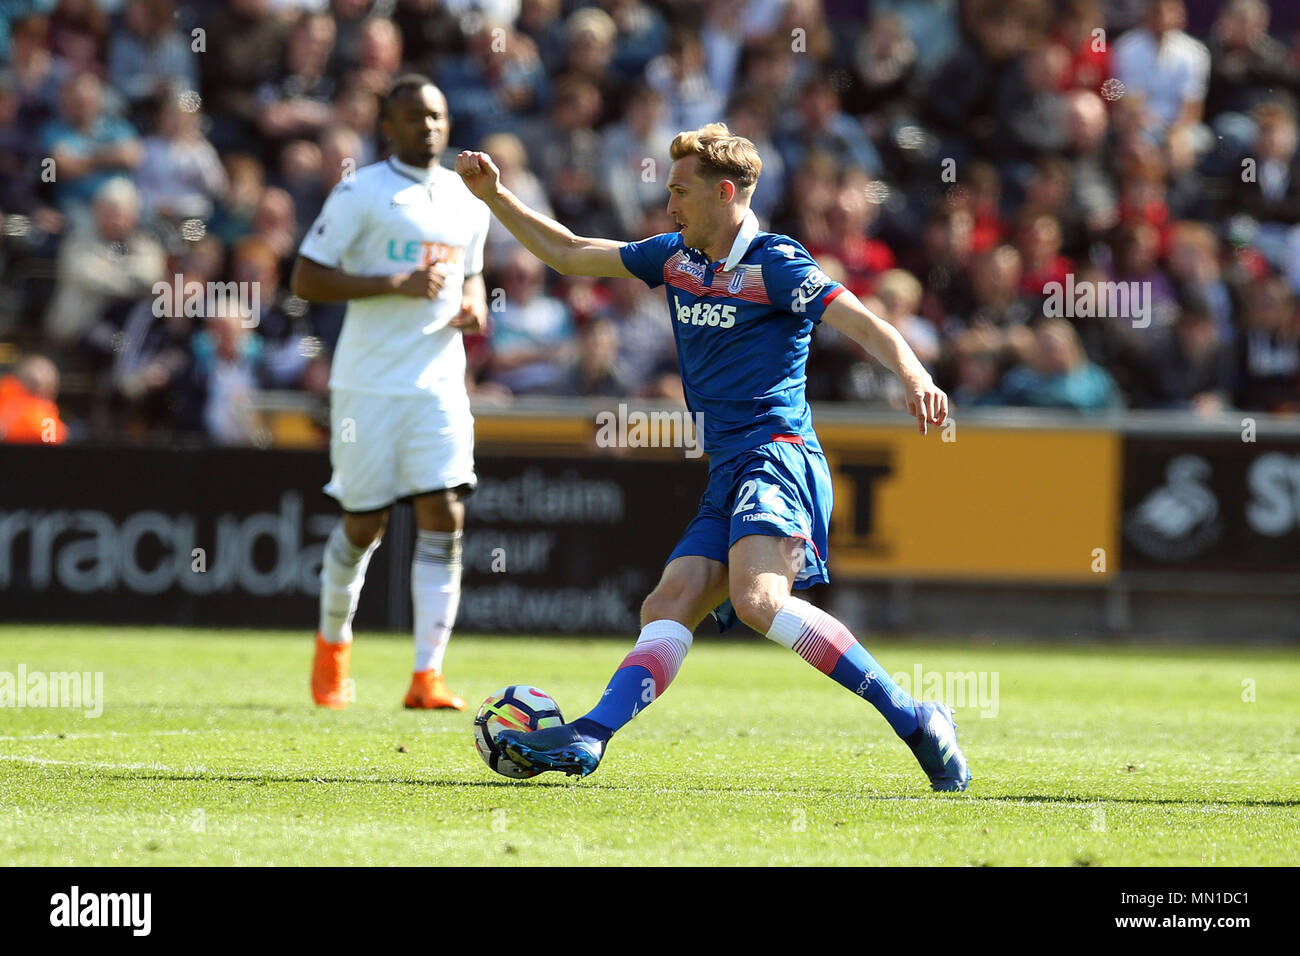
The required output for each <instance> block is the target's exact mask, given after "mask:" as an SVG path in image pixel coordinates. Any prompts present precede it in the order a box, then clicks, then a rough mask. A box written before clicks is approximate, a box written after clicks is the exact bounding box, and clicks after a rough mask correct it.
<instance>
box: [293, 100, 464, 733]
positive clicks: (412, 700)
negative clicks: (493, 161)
mask: <svg viewBox="0 0 1300 956" xmlns="http://www.w3.org/2000/svg"><path fill="white" fill-rule="evenodd" d="M381 129H382V131H383V133H384V135H385V137H386V138H387V139H388V141H389V143H390V145H391V147H392V155H391V156H390V158H388V159H386V160H384V161H382V162H378V163H374V164H372V165H370V166H366V167H363V168H362V169H359V170H357V171H356V173H355V174H354V175H352V176H346V177H344V179H343V180H342V181H341V182H340V183H339V184H338V185H337V186H336V187H335V188H334V191H333V192H332V193H330V195H329V198H328V199H327V200H326V201H325V205H324V208H322V209H321V212H320V215H319V216H318V217H317V219H316V221H315V222H314V223H313V224H312V227H311V230H310V231H309V232H308V234H307V236H306V238H305V239H303V242H302V246H301V248H300V249H299V253H298V259H297V261H296V262H295V264H294V269H293V276H292V279H291V287H292V289H293V292H294V294H295V295H298V296H300V297H301V298H303V299H307V300H309V301H312V302H341V301H346V302H347V303H348V305H347V313H346V317H345V319H344V321H343V331H342V333H341V335H340V336H339V341H338V346H337V348H336V349H335V352H334V361H333V366H332V370H331V374H330V463H331V465H332V466H333V469H334V473H333V477H332V478H331V479H330V482H329V484H328V485H326V486H325V491H326V492H327V493H328V494H330V495H332V496H333V497H335V498H337V499H338V501H339V504H340V505H341V506H342V509H343V519H342V521H341V522H340V523H339V524H338V525H337V526H336V527H335V528H334V530H333V531H332V532H331V533H330V536H329V540H328V541H327V542H326V545H325V556H324V561H323V565H322V568H321V598H320V627H319V631H318V632H317V635H316V659H315V663H314V666H313V668H312V678H311V692H312V698H313V699H314V700H315V702H316V703H317V704H318V705H320V706H322V707H332V708H336V709H342V708H343V707H346V706H347V703H348V699H349V696H350V694H349V686H348V669H349V664H350V659H351V647H352V618H353V615H354V614H355V613H356V609H357V601H358V599H359V598H360V595H361V587H362V584H363V583H364V581H365V574H366V566H367V564H369V562H370V556H371V555H372V554H374V551H375V549H376V548H377V547H379V541H380V538H381V537H382V535H383V532H384V527H385V525H386V523H387V520H388V510H389V508H390V507H391V506H392V505H393V503H394V502H396V501H398V500H401V499H406V498H410V499H411V501H412V504H413V506H414V510H415V524H416V530H417V539H416V543H415V554H414V557H413V559H412V562H411V598H412V601H413V604H414V610H415V615H414V617H415V666H414V673H413V675H412V678H411V686H410V690H409V691H408V692H407V694H406V698H405V701H404V704H405V706H407V707H412V708H430V709H432V708H440V707H450V708H454V709H456V710H463V709H464V708H465V702H464V700H462V699H461V698H460V697H458V696H456V695H455V694H453V693H451V691H449V690H448V689H447V685H446V682H445V681H444V680H443V676H442V662H443V655H444V653H445V651H446V648H447V641H448V639H449V638H450V636H451V629H452V626H453V624H454V623H455V618H456V609H457V606H458V604H459V602H460V574H461V533H462V529H463V527H464V521H465V506H464V503H463V498H464V497H465V496H466V495H468V494H469V493H471V492H472V491H473V490H474V486H475V484H476V483H477V478H476V477H475V474H474V457H473V451H474V419H473V417H472V416H471V414H470V406H469V396H468V394H467V393H466V390H465V347H464V344H463V342H462V340H461V335H462V333H473V332H479V331H482V330H483V328H484V326H485V324H486V321H487V297H486V292H485V289H484V285H483V276H482V270H483V242H484V238H485V237H486V235H487V228H488V221H489V213H488V209H487V206H485V205H484V204H483V203H482V202H480V201H479V200H478V199H476V198H475V197H474V196H473V195H471V194H470V192H469V190H468V189H466V188H465V185H464V183H463V182H462V181H461V179H460V177H459V176H457V175H456V174H455V173H454V172H452V171H450V170H447V169H443V168H442V166H441V165H440V164H439V158H440V156H441V154H442V151H443V149H444V147H445V146H446V143H447V135H448V132H449V129H450V118H449V116H448V112H447V101H446V98H445V97H444V96H443V94H442V92H441V91H440V90H439V89H438V88H437V87H436V86H434V85H433V83H432V82H430V81H429V80H428V79H427V78H426V77H423V76H416V75H408V76H402V77H400V78H398V80H397V81H396V82H395V83H394V85H393V88H392V90H391V91H390V92H389V94H388V96H387V97H386V98H385V101H384V106H383V117H382V125H381Z"/></svg>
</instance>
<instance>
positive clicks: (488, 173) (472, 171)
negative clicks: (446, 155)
mask: <svg viewBox="0 0 1300 956" xmlns="http://www.w3.org/2000/svg"><path fill="white" fill-rule="evenodd" d="M456 172H457V173H459V174H460V178H461V179H463V180H464V181H465V186H466V187H467V188H468V189H469V191H470V192H472V193H473V194H474V195H475V196H477V197H478V198H479V199H487V198H488V197H489V196H491V195H492V194H493V193H494V192H496V189H497V183H499V182H500V181H501V170H499V169H497V166H496V163H494V162H492V157H491V156H489V155H488V154H487V153H479V152H475V151H473V150H468V149H467V150H464V151H462V152H461V154H460V155H459V156H457V157H456Z"/></svg>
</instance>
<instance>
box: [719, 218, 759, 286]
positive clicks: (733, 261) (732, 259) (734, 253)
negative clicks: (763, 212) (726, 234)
mask: <svg viewBox="0 0 1300 956" xmlns="http://www.w3.org/2000/svg"><path fill="white" fill-rule="evenodd" d="M756 235H758V217H757V216H755V215H754V210H752V209H750V210H747V211H746V212H745V218H744V219H742V220H741V222H740V232H738V233H736V241H735V242H733V243H732V244H731V252H729V253H727V261H726V262H724V263H723V264H722V271H723V272H730V271H731V270H732V269H734V268H736V265H737V264H738V263H739V262H740V257H741V256H743V255H744V254H745V253H746V252H747V251H748V249H749V244H750V243H751V242H753V241H754V237H755V236H756Z"/></svg>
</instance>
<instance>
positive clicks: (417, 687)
mask: <svg viewBox="0 0 1300 956" xmlns="http://www.w3.org/2000/svg"><path fill="white" fill-rule="evenodd" d="M402 706H403V707H406V708H407V709H408V710H437V709H439V708H444V707H445V708H450V709H452V710H464V709H465V701H464V700H463V699H461V698H460V697H457V696H456V695H455V694H453V693H452V692H451V691H449V690H448V689H447V682H446V681H445V680H443V679H442V672H441V671H433V670H429V671H416V672H415V673H414V674H412V675H411V689H410V690H408V691H407V692H406V700H404V701H402Z"/></svg>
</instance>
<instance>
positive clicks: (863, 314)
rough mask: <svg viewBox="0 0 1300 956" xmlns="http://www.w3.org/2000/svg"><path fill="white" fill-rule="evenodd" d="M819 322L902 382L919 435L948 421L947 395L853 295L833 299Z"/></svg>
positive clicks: (897, 335) (890, 329)
mask: <svg viewBox="0 0 1300 956" xmlns="http://www.w3.org/2000/svg"><path fill="white" fill-rule="evenodd" d="M822 321H823V322H825V323H827V324H828V325H830V327H831V328H833V329H835V330H837V331H839V332H842V333H844V334H845V335H847V336H848V337H849V338H851V339H853V341H855V342H857V343H858V344H859V345H861V346H862V347H863V348H864V349H866V350H867V351H868V352H870V353H871V355H872V357H873V358H875V359H876V360H877V361H878V362H880V364H881V365H883V366H885V368H887V369H889V370H890V371H891V372H893V373H894V374H895V375H897V376H898V377H899V378H900V379H901V380H902V382H903V391H904V394H905V395H906V396H907V413H908V414H909V415H912V416H913V417H915V418H916V424H917V427H918V428H919V429H920V432H921V434H922V435H924V434H925V432H926V427H927V425H931V424H932V425H942V424H943V423H944V422H945V421H946V420H947V418H948V396H947V395H946V394H945V393H944V391H943V389H941V388H939V387H937V386H936V385H935V384H934V380H933V379H932V378H931V377H930V373H929V372H927V371H926V370H925V366H924V365H922V364H921V360H920V359H918V358H917V357H916V353H915V352H913V351H912V347H911V346H910V345H908V344H907V341H906V340H905V339H904V338H903V336H902V334H901V333H900V332H899V331H898V329H896V328H894V327H893V326H892V325H890V324H889V323H888V322H886V321H885V320H884V319H882V318H880V316H878V315H876V314H875V313H874V312H872V311H871V310H870V309H868V308H867V307H866V306H865V305H863V304H862V302H861V300H860V299H858V297H857V296H856V295H854V294H853V293H852V292H850V291H849V290H848V289H845V290H844V291H843V292H842V293H840V294H839V295H838V296H836V297H835V299H834V300H833V301H832V302H831V304H830V305H828V306H827V307H826V311H825V312H823V313H822Z"/></svg>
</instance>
